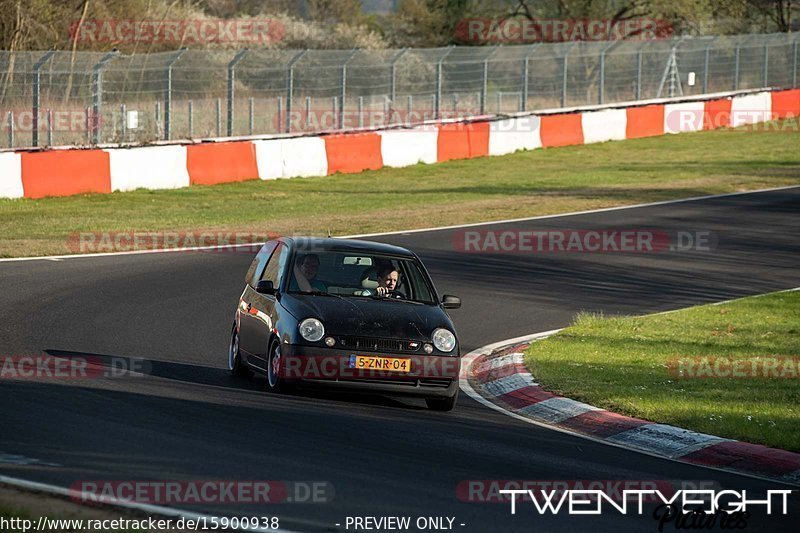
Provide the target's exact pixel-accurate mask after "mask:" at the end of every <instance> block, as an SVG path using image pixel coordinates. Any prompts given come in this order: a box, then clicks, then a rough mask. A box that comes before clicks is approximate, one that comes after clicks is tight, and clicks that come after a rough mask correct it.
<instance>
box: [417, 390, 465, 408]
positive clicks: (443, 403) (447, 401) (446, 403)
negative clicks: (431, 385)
mask: <svg viewBox="0 0 800 533" xmlns="http://www.w3.org/2000/svg"><path fill="white" fill-rule="evenodd" d="M456 401H458V391H456V393H455V394H453V395H452V396H447V397H446V398H425V403H426V404H428V409H430V410H432V411H452V410H453V408H454V407H455V406H456Z"/></svg>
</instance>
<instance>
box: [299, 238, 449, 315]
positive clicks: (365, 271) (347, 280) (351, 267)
mask: <svg viewBox="0 0 800 533" xmlns="http://www.w3.org/2000/svg"><path fill="white" fill-rule="evenodd" d="M290 275H291V277H290V282H289V292H292V293H307V294H318V295H335V296H346V297H353V298H375V299H386V300H392V301H398V302H402V301H405V302H419V303H426V304H430V303H434V301H435V299H434V297H433V290H432V288H431V286H430V284H429V283H428V281H427V278H426V276H425V274H424V273H423V271H422V269H421V268H420V265H419V263H418V262H417V261H416V260H414V259H408V258H398V257H391V256H383V255H378V254H369V253H363V252H332V251H328V252H315V253H298V254H297V256H296V257H295V260H294V263H293V265H292V269H291V272H290Z"/></svg>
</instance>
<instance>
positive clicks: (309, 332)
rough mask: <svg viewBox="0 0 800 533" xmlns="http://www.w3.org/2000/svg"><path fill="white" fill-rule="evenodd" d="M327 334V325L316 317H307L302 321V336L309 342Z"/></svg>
mask: <svg viewBox="0 0 800 533" xmlns="http://www.w3.org/2000/svg"><path fill="white" fill-rule="evenodd" d="M324 335H325V327H324V326H323V325H322V322H320V321H319V320H317V319H316V318H306V319H305V320H303V321H302V322H300V336H301V337H303V338H304V339H305V340H307V341H309V342H317V341H318V340H320V339H321V338H322V337H323V336H324Z"/></svg>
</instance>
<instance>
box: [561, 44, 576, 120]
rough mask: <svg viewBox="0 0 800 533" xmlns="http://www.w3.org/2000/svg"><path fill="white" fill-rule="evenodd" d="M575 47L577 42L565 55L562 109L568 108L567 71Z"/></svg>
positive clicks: (562, 80)
mask: <svg viewBox="0 0 800 533" xmlns="http://www.w3.org/2000/svg"><path fill="white" fill-rule="evenodd" d="M573 46H575V42H573V43H572V44H571V45H570V46H569V48H567V51H566V52H565V53H564V69H563V71H562V78H561V107H567V69H568V68H569V53H570V51H572V47H573Z"/></svg>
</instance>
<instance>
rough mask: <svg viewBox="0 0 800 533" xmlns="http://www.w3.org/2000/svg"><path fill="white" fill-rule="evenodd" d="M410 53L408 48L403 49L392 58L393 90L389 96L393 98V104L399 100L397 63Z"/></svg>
mask: <svg viewBox="0 0 800 533" xmlns="http://www.w3.org/2000/svg"><path fill="white" fill-rule="evenodd" d="M406 52H408V48H403V49H402V50H400V51H399V52H397V53H396V54H395V55H394V57H392V64H391V84H392V86H391V90H390V92H389V94H390V95H391V98H392V103H394V101H395V99H396V98H397V61H398V60H399V59H400V58H401V57H402V56H403V54H405V53H406Z"/></svg>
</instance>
